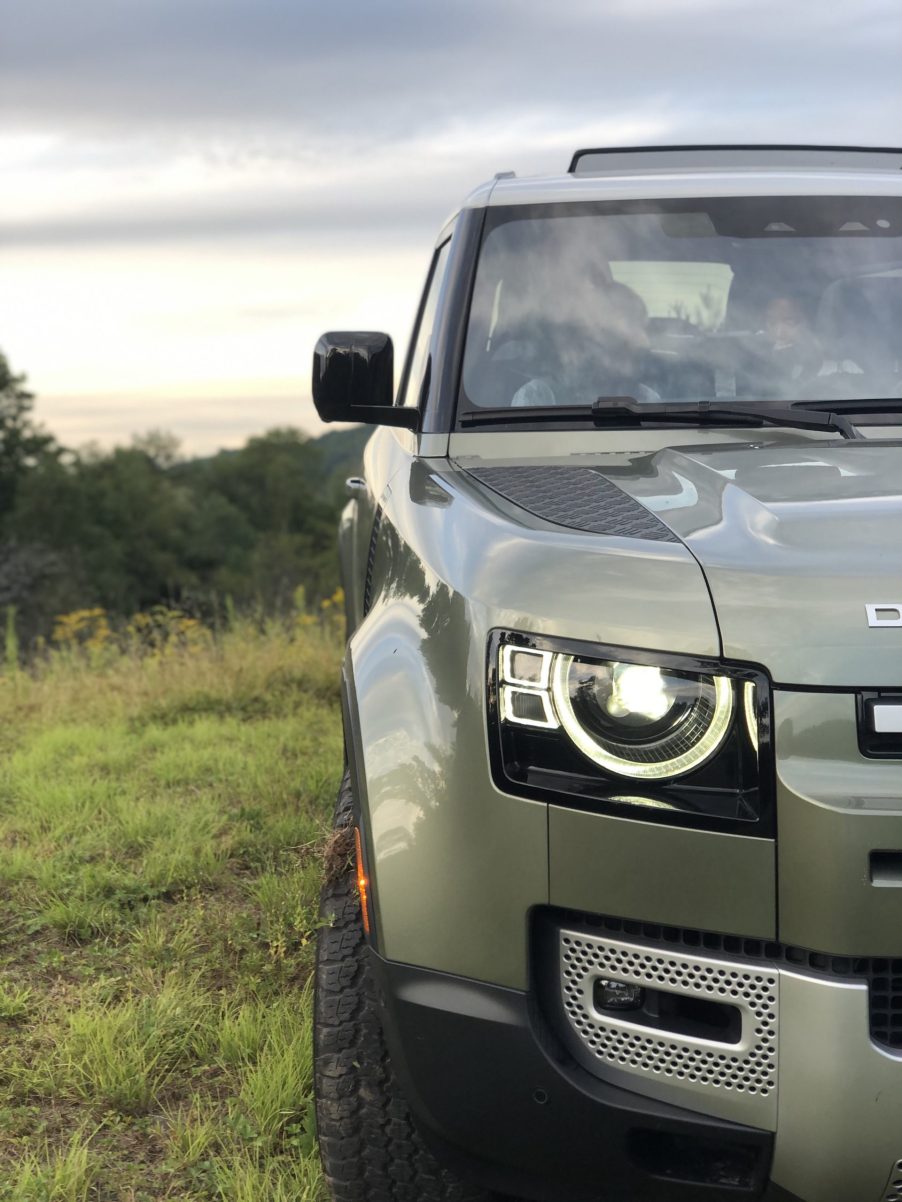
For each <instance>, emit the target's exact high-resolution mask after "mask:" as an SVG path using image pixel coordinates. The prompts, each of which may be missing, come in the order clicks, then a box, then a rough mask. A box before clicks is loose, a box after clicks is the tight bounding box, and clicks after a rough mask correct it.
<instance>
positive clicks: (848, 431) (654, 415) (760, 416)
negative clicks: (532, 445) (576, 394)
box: [592, 397, 862, 438]
mask: <svg viewBox="0 0 902 1202" xmlns="http://www.w3.org/2000/svg"><path fill="white" fill-rule="evenodd" d="M592 420H593V421H594V423H595V425H597V426H602V425H604V426H617V425H622V424H624V422H626V423H627V424H629V425H637V426H638V425H641V424H642V423H643V422H659V423H662V424H665V425H671V424H674V425H690V426H709V425H710V426H724V425H737V426H738V425H755V426H795V427H797V428H798V429H800V430H836V431H837V433H839V434H841V435H842V437H843V438H861V437H862V435H861V434H860V433H859V431H858V430H856V428H855V427H854V426H853V425H852V423H851V422H850V421H849V420H848V418H846V417H843V416H842V415H841V414H839V413H824V412H822V411H821V410H819V409H794V408H790V407H787V408H785V409H781V408H777V407H776V406H771V405H762V406H761V407H760V408H758V407H757V406H756V407H752V406H749V405H729V404H728V405H716V404H714V403H712V402H711V401H701V402H699V403H698V404H695V405H687V404H680V405H664V404H661V405H659V404H647V405H646V404H640V403H639V402H638V401H634V400H632V399H629V398H622V397H599V399H598V400H597V401H596V402H595V404H594V405H593V406H592Z"/></svg>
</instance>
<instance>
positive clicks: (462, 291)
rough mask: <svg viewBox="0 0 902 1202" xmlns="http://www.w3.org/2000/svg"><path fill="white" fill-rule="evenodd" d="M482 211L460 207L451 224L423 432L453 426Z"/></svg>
mask: <svg viewBox="0 0 902 1202" xmlns="http://www.w3.org/2000/svg"><path fill="white" fill-rule="evenodd" d="M485 215H486V210H485V209H484V208H480V209H463V210H462V211H461V213H460V215H459V217H458V218H457V224H456V225H455V227H454V237H453V241H452V244H451V252H450V255H449V258H448V263H447V266H446V269H445V286H444V290H443V294H442V297H441V298H440V302H439V308H438V310H437V312H436V315H435V336H434V339H433V346H432V378H433V384H434V387H433V388H432V392H431V395H430V397H429V402H428V404H427V405H426V408H425V410H424V412H423V420H422V425H421V430H422V432H423V433H425V434H433V433H440V434H447V433H448V432H450V431H451V430H453V429H454V418H455V412H456V409H457V395H458V390H459V388H460V376H461V372H462V370H463V356H464V344H465V342H466V337H467V327H468V325H469V321H470V303H471V300H472V297H473V287H474V285H475V281H476V264H477V260H478V257H479V250H480V247H481V245H482V230H483V226H484V224H485Z"/></svg>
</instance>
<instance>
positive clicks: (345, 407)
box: [313, 331, 420, 430]
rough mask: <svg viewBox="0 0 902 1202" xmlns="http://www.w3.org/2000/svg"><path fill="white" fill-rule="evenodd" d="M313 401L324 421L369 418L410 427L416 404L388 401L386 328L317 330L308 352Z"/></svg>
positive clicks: (390, 364)
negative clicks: (398, 404)
mask: <svg viewBox="0 0 902 1202" xmlns="http://www.w3.org/2000/svg"><path fill="white" fill-rule="evenodd" d="M313 403H314V405H316V411H317V413H318V414H319V415H320V417H321V418H322V420H323V421H324V422H375V423H378V424H380V425H384V426H406V427H407V428H408V429H409V430H415V429H416V428H417V426H418V425H419V420H420V415H419V413H418V412H417V411H416V409H404V408H397V407H396V406H395V405H394V351H393V348H392V341H391V339H390V338H389V336H388V335H387V334H372V333H346V332H344V331H342V332H340V333H330V334H323V336H322V338H320V340H319V342H317V344H316V350H315V351H314V352H313Z"/></svg>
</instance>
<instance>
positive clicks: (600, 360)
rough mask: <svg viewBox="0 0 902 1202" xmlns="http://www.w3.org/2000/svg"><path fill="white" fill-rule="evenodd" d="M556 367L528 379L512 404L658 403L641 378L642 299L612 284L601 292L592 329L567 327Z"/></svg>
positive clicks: (643, 353)
mask: <svg viewBox="0 0 902 1202" xmlns="http://www.w3.org/2000/svg"><path fill="white" fill-rule="evenodd" d="M560 342H561V344H562V345H561V347H560V348H559V349H558V351H557V354H556V356H555V357H556V360H557V368H556V370H554V371H552V372H548V373H547V374H544V375H539V376H536V377H535V378H534V379H531V380H528V381H527V382H526V383H525V384H524V385H523V386H522V387H521V388H519V389H518V390H517V392H516V393H515V394H514V397H513V400H512V401H511V405H512V406H514V407H521V406H526V405H591V404H592V403H593V402H594V401H596V400H597V399H598V398H599V397H601V396H625V397H633V398H634V399H636V400H638V401H646V402H654V401H659V400H660V399H661V398H660V396H659V395H658V393H657V392H655V391H654V389H652V388H651V387H649V385H647V384H645V383H644V382H643V381H642V379H641V376H642V375H643V374H644V369H645V358H646V355H647V352H648V346H649V341H648V310H647V308H646V306H645V302H644V301H643V300H642V298H641V296H639V294H638V293H637V292H635V291H634V290H633V289H632V288H628V287H627V286H626V284H618V283H614V282H613V281H612V282H610V283H608V284H607V285H606V286H605V288H604V290H603V292H602V293H601V297H600V303H599V305H598V308H597V310H596V312H595V314H593V324H592V328H591V329H583V328H576V329H574V328H572V327H568V329H567V332H566V338H564V339H560Z"/></svg>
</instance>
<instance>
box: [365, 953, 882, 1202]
mask: <svg viewBox="0 0 902 1202" xmlns="http://www.w3.org/2000/svg"><path fill="white" fill-rule="evenodd" d="M371 954H372V958H373V969H374V972H375V976H376V979H377V982H378V985H379V988H380V991H381V997H382V1003H383V1014H384V1026H385V1032H386V1038H387V1041H388V1045H389V1049H390V1051H391V1055H392V1061H393V1064H394V1067H395V1071H396V1072H397V1074H398V1078H399V1081H400V1084H401V1087H402V1089H403V1090H404V1093H405V1095H406V1097H407V1099H408V1101H409V1103H410V1106H411V1108H412V1111H413V1113H414V1116H415V1119H416V1121H417V1124H418V1126H419V1127H420V1129H421V1131H422V1133H423V1135H424V1137H425V1138H426V1140H427V1141H428V1142H429V1143H430V1145H431V1146H432V1147H433V1149H434V1151H435V1152H436V1154H437V1155H438V1157H439V1159H441V1160H442V1161H443V1162H444V1163H446V1164H448V1165H449V1167H451V1168H453V1169H455V1170H456V1171H457V1172H458V1173H459V1174H460V1175H461V1176H464V1177H465V1178H467V1179H469V1180H471V1181H474V1182H475V1183H477V1184H479V1185H481V1186H483V1187H484V1188H487V1189H492V1190H497V1191H500V1192H503V1193H507V1194H514V1195H518V1196H521V1197H523V1198H528V1199H536V1200H541V1202H602V1200H606V1202H637V1200H638V1199H642V1202H701V1200H702V1199H710V1202H727V1200H728V1199H729V1200H730V1202H736V1199H737V1198H741V1197H748V1198H756V1199H757V1198H767V1199H768V1200H769V1202H778V1200H779V1202H784V1200H785V1202H788V1200H789V1199H790V1198H791V1195H789V1194H787V1193H785V1192H784V1191H781V1190H779V1189H776V1188H775V1187H772V1186H770V1185H769V1183H768V1176H769V1168H770V1162H771V1157H772V1149H773V1135H772V1133H770V1132H768V1131H763V1130H755V1129H753V1128H750V1127H746V1126H743V1125H741V1124H737V1123H730V1122H726V1121H724V1120H721V1119H717V1118H712V1117H709V1116H703V1115H700V1114H697V1113H692V1112H691V1111H688V1110H686V1109H682V1108H680V1107H677V1106H674V1105H672V1104H669V1103H667V1102H661V1101H658V1100H656V1099H653V1098H649V1097H643V1096H641V1095H640V1094H639V1093H638V1092H633V1091H630V1090H627V1089H624V1088H623V1087H622V1086H619V1085H614V1084H610V1083H608V1082H606V1081H605V1080H603V1079H601V1078H600V1077H598V1076H596V1075H593V1074H591V1073H589V1072H588V1071H586V1070H585V1069H584V1068H583V1067H581V1066H580V1065H579V1064H577V1063H576V1062H575V1061H574V1060H573V1058H572V1057H571V1056H570V1055H569V1054H568V1052H567V1051H566V1049H565V1048H564V1047H563V1045H562V1044H561V1043H560V1042H559V1040H558V1039H557V1037H556V1035H555V1033H554V1032H553V1031H552V1030H551V1028H550V1027H549V1025H548V1024H547V1023H546V1021H545V1019H544V1018H543V1016H542V1014H541V1013H540V1011H539V1008H538V1005H537V1003H536V999H535V998H534V997H533V996H532V995H530V994H526V993H522V992H519V991H517V990H512V989H505V988H502V987H499V986H494V985H486V984H482V983H480V982H475V981H471V980H465V979H462V978H459V977H453V976H449V975H446V974H443V973H438V972H433V971H430V970H425V969H419V968H410V967H408V966H405V965H399V964H395V963H391V962H389V961H386V960H383V959H381V958H380V957H378V956H376V955H375V953H371ZM859 1202H860V1199H859Z"/></svg>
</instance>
